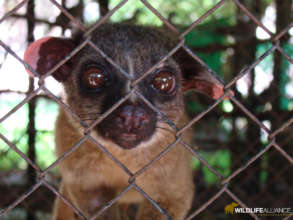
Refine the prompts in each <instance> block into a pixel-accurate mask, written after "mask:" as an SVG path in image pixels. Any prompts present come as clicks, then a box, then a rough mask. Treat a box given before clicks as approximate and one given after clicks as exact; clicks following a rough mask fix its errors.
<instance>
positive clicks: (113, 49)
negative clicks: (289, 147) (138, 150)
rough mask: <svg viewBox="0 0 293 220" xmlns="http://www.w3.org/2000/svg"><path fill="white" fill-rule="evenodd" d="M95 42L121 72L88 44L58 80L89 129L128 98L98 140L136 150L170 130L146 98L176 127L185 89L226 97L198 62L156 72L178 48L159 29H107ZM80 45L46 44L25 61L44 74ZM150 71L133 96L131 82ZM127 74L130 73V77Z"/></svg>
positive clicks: (174, 60) (171, 62) (178, 61)
mask: <svg viewBox="0 0 293 220" xmlns="http://www.w3.org/2000/svg"><path fill="white" fill-rule="evenodd" d="M91 40H92V42H93V43H94V44H95V45H96V46H97V47H98V48H99V49H101V50H102V51H103V52H104V53H105V54H107V55H108V56H109V57H111V59H112V60H113V61H114V62H115V63H116V64H117V65H118V66H119V67H120V68H119V67H118V68H117V66H116V67H115V66H114V65H113V64H111V63H110V61H108V60H107V59H106V58H104V57H103V56H102V55H101V54H100V53H98V52H97V51H96V50H95V49H94V48H93V47H92V46H90V45H87V46H86V47H85V48H83V49H82V51H80V52H79V53H78V54H76V55H75V56H74V57H73V58H72V59H71V60H70V61H69V62H67V63H66V64H65V65H63V66H62V67H61V68H59V69H58V70H57V71H56V72H54V73H53V76H54V77H55V78H56V79H57V80H59V81H61V82H62V83H63V85H64V89H65V93H66V101H67V103H68V104H69V105H70V107H71V108H72V109H73V111H75V112H76V113H77V114H78V115H79V116H80V117H81V119H82V120H84V121H85V122H87V123H88V124H91V123H93V122H94V121H95V120H96V119H97V118H99V116H101V115H102V114H104V113H106V112H107V111H109V110H110V109H111V107H112V106H113V105H115V104H117V102H118V101H119V100H120V99H121V98H123V97H125V96H128V98H127V100H126V101H125V102H124V103H123V104H121V105H119V107H118V108H116V109H115V110H113V111H112V112H111V113H110V114H109V115H108V116H107V117H106V118H105V119H103V120H102V121H101V122H100V123H98V124H97V125H96V127H95V128H94V130H93V132H94V133H95V134H96V135H95V136H99V137H102V138H103V139H104V140H107V141H109V142H113V143H115V144H117V145H118V146H119V147H121V148H123V149H132V148H135V147H137V146H139V145H140V144H141V145H144V146H147V145H148V140H150V139H151V138H152V137H153V136H154V135H155V134H156V133H157V132H162V129H161V128H162V127H165V126H164V124H165V125H166V122H164V120H163V119H162V118H161V117H160V116H159V114H158V113H157V112H156V111H155V110H154V109H152V108H151V107H150V106H149V105H148V104H147V103H146V102H145V101H143V100H142V98H141V96H143V97H144V98H145V99H146V100H148V102H149V103H150V104H152V105H153V106H154V107H155V108H156V109H157V110H159V111H161V112H162V113H163V114H164V115H165V116H167V118H168V119H170V120H171V121H173V122H174V123H175V124H176V122H177V121H179V120H180V118H181V117H182V115H183V112H184V106H183V90H184V89H186V88H187V89H197V90H200V91H201V92H205V93H207V94H209V95H211V96H213V97H214V98H217V97H218V96H219V95H221V94H222V90H221V87H220V86H214V85H215V84H216V82H215V81H213V80H210V79H212V78H211V77H206V79H205V78H204V77H203V76H207V74H208V73H206V74H202V73H201V72H202V71H201V70H200V68H198V66H199V65H198V64H197V63H195V61H193V60H192V61H191V62H193V63H191V64H190V63H189V64H188V65H185V64H183V63H184V62H186V59H184V58H182V57H180V55H176V56H173V57H170V58H168V59H167V60H165V61H164V62H162V63H161V64H160V65H158V66H157V67H156V68H153V69H152V67H153V66H154V65H155V64H157V63H158V62H159V61H160V60H161V59H162V58H163V57H164V56H166V54H168V52H169V51H170V50H172V49H173V47H174V46H175V44H174V43H173V41H172V40H170V39H168V38H167V37H166V36H164V34H163V33H162V32H160V31H158V30H155V29H152V28H145V27H138V26H130V25H119V24H116V25H109V24H108V25H103V26H101V27H99V28H98V29H97V30H96V31H94V32H93V33H92V34H91ZM80 41H81V40H80V39H75V40H71V39H59V38H45V39H41V40H39V41H37V42H35V43H34V44H32V46H30V47H29V48H28V50H27V52H26V56H25V60H26V61H27V62H28V63H30V64H31V65H32V66H33V67H34V68H35V69H36V70H37V71H38V72H39V73H40V74H44V73H45V72H46V71H48V70H49V69H50V68H52V67H53V66H54V65H55V64H56V63H57V62H58V61H60V60H61V59H62V58H63V57H64V56H65V55H67V54H68V53H69V52H70V51H71V50H72V49H74V47H75V46H77V45H78V44H79V43H80ZM36 48H37V49H36ZM68 51H69V52H68ZM36 56H37V58H36ZM40 64H45V65H40ZM53 64H54V65H53ZM44 66H45V67H44ZM150 69H151V71H150V73H149V74H148V75H147V76H145V77H143V79H142V80H141V81H139V82H138V83H137V84H136V85H135V87H134V88H135V91H132V88H133V84H132V82H134V81H135V80H136V79H138V78H140V77H141V76H142V75H143V74H144V73H145V72H148V71H149V70H150ZM123 71H125V72H127V73H128V77H127V76H125V74H123ZM194 75H196V76H197V78H198V80H196V77H194ZM183 78H184V79H185V83H183ZM215 88H216V89H215ZM217 89H218V90H217Z"/></svg>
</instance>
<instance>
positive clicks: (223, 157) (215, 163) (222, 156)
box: [192, 150, 231, 184]
mask: <svg viewBox="0 0 293 220" xmlns="http://www.w3.org/2000/svg"><path fill="white" fill-rule="evenodd" d="M200 156H202V157H203V158H204V159H205V160H206V161H207V162H208V163H209V165H211V166H212V167H213V168H214V169H216V170H217V172H219V173H220V174H221V175H223V176H224V177H227V176H228V175H229V174H230V173H231V171H230V165H231V156H230V152H229V150H218V151H215V152H212V153H207V152H201V153H200ZM192 165H193V167H194V169H199V168H200V161H199V160H198V159H196V158H193V162H192ZM202 172H203V176H204V180H205V182H206V183H207V184H215V183H216V182H217V181H218V178H217V176H216V175H215V174H213V173H212V172H211V171H210V170H209V168H207V167H206V166H204V165H202Z"/></svg>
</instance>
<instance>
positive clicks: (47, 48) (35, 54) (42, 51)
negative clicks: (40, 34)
mask: <svg viewBox="0 0 293 220" xmlns="http://www.w3.org/2000/svg"><path fill="white" fill-rule="evenodd" d="M73 49H74V43H73V41H72V40H71V39H66V38H57V37H44V38H42V39H39V40H37V41H35V42H33V43H32V44H31V45H30V46H29V47H28V48H27V49H26V51H25V54H24V61H25V62H27V63H28V64H29V65H31V67H32V68H34V69H35V70H36V71H37V72H38V73H39V74H40V75H44V74H45V73H47V72H48V71H49V70H50V69H52V68H53V67H54V66H55V65H56V64H58V62H60V61H61V60H62V59H64V58H65V57H66V56H67V55H68V54H69V53H70V52H71V51H72V50H73ZM71 62H72V61H71V60H69V61H67V62H66V63H65V64H63V65H62V66H61V67H59V68H58V69H57V70H56V71H55V72H54V73H53V74H52V75H53V77H54V78H55V79H56V80H58V81H61V82H62V81H65V80H66V79H67V77H68V76H69V74H70V72H71ZM26 71H27V72H28V73H29V74H30V76H33V74H32V72H31V71H29V70H28V69H26Z"/></svg>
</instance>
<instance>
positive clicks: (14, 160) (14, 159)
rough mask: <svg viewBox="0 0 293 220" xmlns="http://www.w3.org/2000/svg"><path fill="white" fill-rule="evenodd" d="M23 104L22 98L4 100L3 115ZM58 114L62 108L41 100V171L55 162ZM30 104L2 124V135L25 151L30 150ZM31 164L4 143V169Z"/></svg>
mask: <svg viewBox="0 0 293 220" xmlns="http://www.w3.org/2000/svg"><path fill="white" fill-rule="evenodd" d="M21 101H22V97H19V96H18V97H15V98H14V99H11V98H9V97H7V99H6V98H3V99H1V102H0V115H4V114H6V113H7V112H8V111H9V110H11V109H12V108H13V107H14V106H16V105H17V104H18V103H19V102H21ZM57 112H58V105H57V104H56V103H54V102H52V101H48V100H45V99H40V100H38V102H37V107H36V129H37V133H36V155H37V164H38V165H39V166H40V167H41V168H45V167H47V166H49V165H50V164H51V163H52V162H53V161H54V160H55V156H54V147H55V142H54V132H53V130H54V124H55V119H56V116H57ZM27 123H28V105H27V104H25V105H24V106H23V107H22V108H20V109H19V110H17V111H16V112H15V113H13V114H12V115H11V116H10V117H8V118H7V119H6V120H5V121H4V122H2V123H1V124H0V133H1V134H2V135H4V136H5V137H6V138H7V139H8V140H9V141H10V142H11V143H12V144H14V145H15V146H16V147H17V148H18V149H19V150H20V151H21V152H23V153H24V154H26V152H27V150H28V135H27V134H26V129H27V128H26V127H27ZM26 167H27V163H26V161H25V160H24V159H22V158H21V157H20V156H19V154H18V153H16V152H15V151H13V150H12V149H11V148H10V147H9V146H8V145H7V144H6V143H5V142H4V141H3V140H0V170H10V169H26Z"/></svg>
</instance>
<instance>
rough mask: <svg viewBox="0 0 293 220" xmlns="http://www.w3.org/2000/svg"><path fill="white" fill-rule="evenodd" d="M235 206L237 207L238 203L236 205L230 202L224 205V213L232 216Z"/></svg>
mask: <svg viewBox="0 0 293 220" xmlns="http://www.w3.org/2000/svg"><path fill="white" fill-rule="evenodd" d="M237 206H239V203H236V202H232V203H231V204H229V205H226V206H225V213H226V214H234V208H235V207H237Z"/></svg>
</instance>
